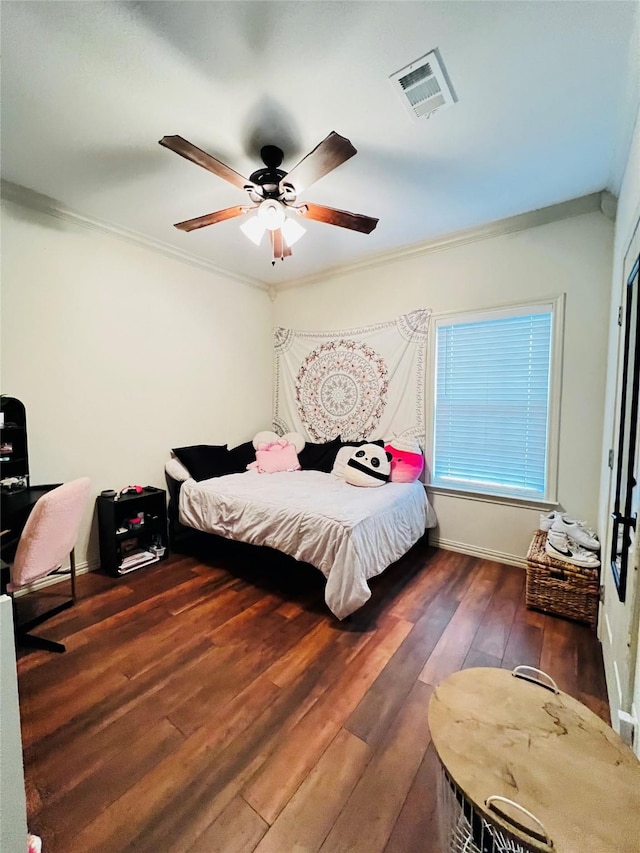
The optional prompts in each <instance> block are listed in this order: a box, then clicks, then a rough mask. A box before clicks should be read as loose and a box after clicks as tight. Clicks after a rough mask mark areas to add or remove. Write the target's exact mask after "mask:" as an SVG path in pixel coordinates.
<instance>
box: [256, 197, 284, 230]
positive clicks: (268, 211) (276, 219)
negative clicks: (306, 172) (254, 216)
mask: <svg viewBox="0 0 640 853" xmlns="http://www.w3.org/2000/svg"><path fill="white" fill-rule="evenodd" d="M258 219H259V220H260V222H261V224H262V225H263V226H264V227H265V228H266V229H267V230H268V231H277V229H278V228H281V227H282V224H283V223H284V220H285V212H284V207H283V206H282V205H281V204H280V202H279V201H276V200H275V199H272V198H268V199H267V200H266V201H263V202H262V204H261V205H260V207H259V208H258Z"/></svg>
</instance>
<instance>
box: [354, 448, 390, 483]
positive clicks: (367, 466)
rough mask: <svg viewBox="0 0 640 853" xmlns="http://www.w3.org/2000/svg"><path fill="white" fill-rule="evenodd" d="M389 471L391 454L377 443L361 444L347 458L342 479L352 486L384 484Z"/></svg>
mask: <svg viewBox="0 0 640 853" xmlns="http://www.w3.org/2000/svg"><path fill="white" fill-rule="evenodd" d="M390 473H391V454H390V453H387V452H386V451H385V449H384V448H383V447H380V445H379V444H363V445H361V446H360V447H354V449H353V453H352V454H351V455H350V456H349V458H348V459H347V463H346V465H345V468H344V479H345V482H347V483H351V485H352V486H384V484H385V483H386V482H387V481H388V479H389V475H390Z"/></svg>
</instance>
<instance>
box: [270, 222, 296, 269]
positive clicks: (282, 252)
mask: <svg viewBox="0 0 640 853" xmlns="http://www.w3.org/2000/svg"><path fill="white" fill-rule="evenodd" d="M269 237H270V238H271V248H272V250H273V260H272V261H271V263H272V264H275V262H276V261H277V260H278V259H279V260H284V259H285V258H288V257H289V256H290V255H291V254H292V252H291V249H290V248H289V246H287V242H286V240H285V239H284V237H283V236H282V231H281V230H280V229H279V228H276V229H275V230H274V231H269Z"/></svg>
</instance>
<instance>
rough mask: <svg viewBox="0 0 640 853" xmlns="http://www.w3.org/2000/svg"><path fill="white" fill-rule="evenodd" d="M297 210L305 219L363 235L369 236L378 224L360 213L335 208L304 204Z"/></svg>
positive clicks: (309, 203)
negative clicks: (337, 226) (359, 232)
mask: <svg viewBox="0 0 640 853" xmlns="http://www.w3.org/2000/svg"><path fill="white" fill-rule="evenodd" d="M297 210H299V211H300V214H301V215H302V216H304V217H306V218H307V219H315V220H317V221H318V222H326V223H327V225H339V226H340V227H341V228H350V229H351V230H352V231H361V232H362V233H363V234H371V232H372V231H373V229H374V228H375V227H376V225H377V224H378V220H377V219H374V218H373V217H371V216H364V215H363V214H362V213H349V211H347V210H337V209H336V208H335V207H325V206H324V205H322V204H312V203H311V202H305V203H304V204H303V205H301V206H300V207H299V208H297Z"/></svg>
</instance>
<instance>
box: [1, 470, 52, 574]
mask: <svg viewBox="0 0 640 853" xmlns="http://www.w3.org/2000/svg"><path fill="white" fill-rule="evenodd" d="M61 485H62V483H51V484H49V485H46V486H28V487H27V488H26V489H21V490H20V491H16V492H9V491H4V492H2V494H1V496H0V512H1V515H0V526H1V527H2V538H1V539H0V558H2V559H3V560H5V562H7V563H8V562H11V560H12V559H13V556H14V554H15V551H16V548H17V547H18V542H19V541H20V535H21V533H22V530H23V528H24V526H25V524H26V523H27V519H28V518H29V515H30V514H31V510H32V509H33V508H34V506H35V505H36V502H37V501H38V499H39V498H41V497H42V495H45V494H46V493H47V492H50V491H51V490H52V489H57V487H58V486H61Z"/></svg>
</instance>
